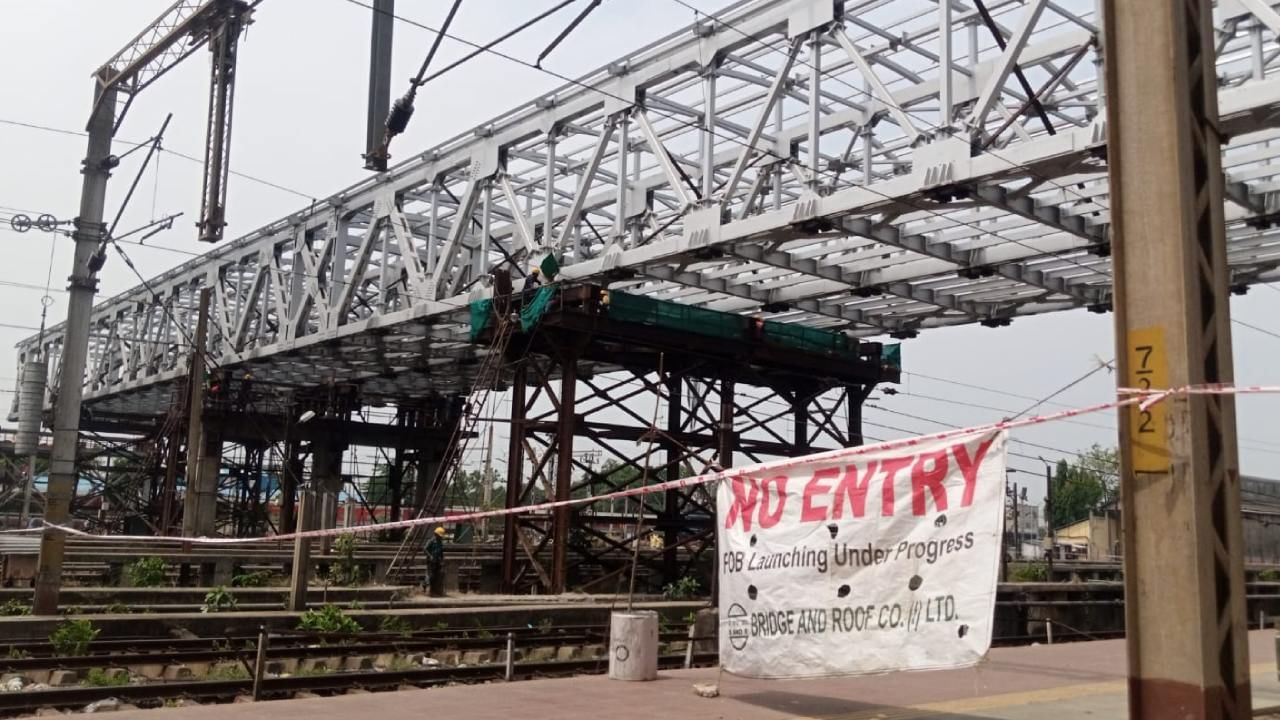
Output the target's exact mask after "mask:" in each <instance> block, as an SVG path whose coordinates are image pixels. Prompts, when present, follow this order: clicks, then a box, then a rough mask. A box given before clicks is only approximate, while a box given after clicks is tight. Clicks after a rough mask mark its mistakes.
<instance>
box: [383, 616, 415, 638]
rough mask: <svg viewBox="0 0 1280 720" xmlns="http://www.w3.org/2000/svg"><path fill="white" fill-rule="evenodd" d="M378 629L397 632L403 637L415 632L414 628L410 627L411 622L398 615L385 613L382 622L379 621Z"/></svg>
mask: <svg viewBox="0 0 1280 720" xmlns="http://www.w3.org/2000/svg"><path fill="white" fill-rule="evenodd" d="M378 631H379V632H385V633H396V634H398V635H400V636H402V637H408V636H410V635H412V634H413V628H411V627H409V623H407V622H405V621H404V618H402V617H400V616H398V615H383V616H382V622H380V623H378Z"/></svg>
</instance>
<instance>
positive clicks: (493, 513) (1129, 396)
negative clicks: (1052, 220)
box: [0, 383, 1280, 545]
mask: <svg viewBox="0 0 1280 720" xmlns="http://www.w3.org/2000/svg"><path fill="white" fill-rule="evenodd" d="M1237 393H1280V386H1274V385H1247V386H1233V385H1228V384H1225V383H1216V384H1211V385H1196V386H1186V387H1181V388H1173V389H1168V390H1143V389H1139V388H1120V389H1119V390H1118V391H1117V394H1119V395H1121V396H1126V397H1122V398H1121V399H1117V400H1113V401H1111V402H1105V403H1098V404H1096V405H1087V406H1085V407H1080V408H1072V409H1069V410H1059V411H1057V412H1053V413H1048V414H1045V415H1031V416H1028V417H1025V418H1020V419H1017V420H1001V421H999V422H994V423H987V424H985V425H974V426H971V427H967V428H957V429H953V430H942V431H939V432H936V433H931V434H929V435H920V436H916V437H909V438H896V439H892V440H884V441H881V442H878V443H874V444H872V445H859V446H857V447H851V448H839V449H836V450H828V451H826V452H822V453H815V454H813V455H805V456H803V457H798V458H783V459H781V460H774V461H771V462H765V463H756V464H755V465H747V466H744V467H739V468H730V469H728V470H719V471H716V472H713V473H709V474H705V475H696V476H694V477H688V478H681V479H679V480H669V481H667V482H661V483H657V484H654V485H646V486H644V487H637V488H630V489H627V490H618V491H616V492H611V493H605V494H603V495H592V496H589V497H584V498H571V499H569V500H553V501H549V502H543V503H537V504H535V505H522V506H520V507H515V508H502V509H500V510H481V511H476V512H470V513H461V514H454V515H447V516H446V515H442V516H436V517H422V518H412V519H409V520H392V521H388V522H383V523H374V524H371V525H356V526H353V527H346V528H331V529H326V530H307V531H305V532H292V533H284V534H280V535H267V536H263V537H253V538H222V537H191V538H188V537H168V536H155V535H96V534H93V533H87V532H85V531H83V530H77V529H75V528H72V527H68V526H66V525H56V524H53V523H45V524H44V525H43V527H39V528H20V529H16V530H3V531H0V533H5V534H35V533H43V532H44V531H45V530H53V531H57V532H62V533H65V534H67V535H73V536H76V537H85V538H93V539H101V540H112V541H114V540H127V541H130V542H152V543H175V542H176V543H191V544H194V545H247V544H250V543H261V542H283V541H286V540H295V539H298V538H304V539H311V538H323V537H334V536H337V535H366V534H369V533H374V532H380V531H382V530H399V529H403V528H411V527H416V526H418V525H433V524H440V523H446V522H448V523H457V522H463V521H467V520H479V519H481V518H496V517H506V516H507V515H521V514H526V513H538V512H542V511H547V510H555V509H558V508H562V507H573V506H575V505H586V504H590V503H595V502H601V501H604V500H612V499H614V498H627V497H636V496H639V495H648V494H652V493H660V492H666V491H667V490H677V489H681V488H687V487H693V486H696V485H707V484H711V483H717V482H720V481H722V480H727V479H731V478H735V477H752V476H756V475H760V474H762V473H766V472H773V471H776V470H780V469H784V468H788V467H794V466H796V465H801V464H806V463H813V462H825V461H830V460H839V459H843V458H846V457H854V456H857V455H862V454H864V453H870V452H880V451H883V450H892V449H895V448H900V447H912V446H915V445H918V444H920V443H922V442H929V441H933V440H946V439H951V438H960V437H966V436H969V435H975V434H978V433H985V432H990V431H993V430H1013V429H1016V428H1022V427H1028V426H1031V425H1040V424H1043V423H1048V422H1054V421H1057V420H1064V419H1067V418H1073V417H1077V416H1079V415H1089V414H1092V413H1096V412H1102V411H1104V410H1113V409H1116V408H1120V407H1126V406H1129V405H1138V406H1140V407H1142V408H1144V409H1145V408H1148V407H1150V406H1151V405H1154V404H1155V403H1158V402H1161V401H1163V400H1164V399H1166V398H1168V397H1170V396H1173V395H1212V394H1237Z"/></svg>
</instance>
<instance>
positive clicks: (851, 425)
mask: <svg viewBox="0 0 1280 720" xmlns="http://www.w3.org/2000/svg"><path fill="white" fill-rule="evenodd" d="M874 389H875V385H850V386H848V387H846V388H845V392H846V397H847V398H848V403H849V408H848V412H847V415H848V418H847V421H848V426H847V428H846V432H847V433H848V435H849V447H858V446H859V445H865V444H866V442H867V441H866V438H865V437H863V435H862V404H863V403H864V402H866V401H867V397H869V396H870V395H871V391H872V390H874Z"/></svg>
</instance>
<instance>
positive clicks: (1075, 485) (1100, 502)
mask: <svg viewBox="0 0 1280 720" xmlns="http://www.w3.org/2000/svg"><path fill="white" fill-rule="evenodd" d="M1119 463H1120V459H1119V454H1118V453H1117V451H1116V449H1115V448H1104V447H1102V446H1100V445H1094V446H1093V447H1091V448H1089V449H1088V450H1085V451H1084V452H1082V453H1080V456H1079V458H1078V459H1077V460H1076V461H1075V462H1074V463H1068V462H1067V461H1066V460H1060V461H1058V468H1057V470H1056V471H1055V472H1054V475H1053V507H1051V508H1050V515H1049V527H1050V529H1053V528H1060V527H1062V526H1063V525H1070V524H1071V523H1073V522H1077V521H1079V520H1084V519H1085V518H1087V517H1089V513H1091V512H1095V511H1098V510H1101V509H1103V508H1104V507H1105V506H1106V505H1107V504H1108V503H1109V502H1111V500H1112V499H1113V498H1115V497H1116V492H1117V491H1118V489H1119V486H1118V484H1117V483H1118V477H1119V475H1118V471H1119V467H1120V464H1119Z"/></svg>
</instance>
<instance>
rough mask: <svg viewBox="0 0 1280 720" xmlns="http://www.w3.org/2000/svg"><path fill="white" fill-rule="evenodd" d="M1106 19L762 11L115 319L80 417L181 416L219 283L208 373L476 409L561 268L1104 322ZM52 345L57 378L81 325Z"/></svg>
mask: <svg viewBox="0 0 1280 720" xmlns="http://www.w3.org/2000/svg"><path fill="white" fill-rule="evenodd" d="M672 1H674V0H672ZM1100 1H1101V0H1099V2H1100ZM1098 18H1099V13H1098V8H1097V6H1096V5H1095V2H1094V0H986V2H985V3H982V4H978V3H976V0H950V1H949V2H941V3H939V2H937V1H936V0H845V1H844V2H833V0H754V1H751V2H743V3H739V4H737V5H735V6H733V7H731V8H729V9H728V10H726V11H724V12H723V13H720V14H719V15H718V16H716V17H714V18H710V17H703V18H702V19H701V20H700V21H699V22H698V23H696V24H695V25H693V26H691V27H686V28H682V29H681V30H679V31H677V32H675V33H673V34H672V35H670V36H668V37H666V38H665V39H663V40H661V41H659V42H656V43H653V44H652V45H649V46H648V47H645V48H642V49H640V50H638V51H636V52H633V53H631V54H630V55H628V56H626V57H624V58H622V59H619V60H617V61H615V62H611V63H609V64H607V65H605V66H603V67H601V68H599V69H598V70H595V71H594V72H591V73H588V74H587V75H585V76H583V77H581V78H579V79H578V80H576V81H573V82H571V83H568V84H566V85H565V86H563V87H561V88H560V89H558V90H556V91H554V92H551V93H547V94H545V95H543V96H541V97H538V98H536V99H534V100H533V101H532V102H530V103H528V104H526V105H524V106H522V107H519V108H517V109H515V110H513V111H511V112H509V113H507V114H505V115H502V116H500V117H497V118H494V119H493V120H492V121H490V122H488V123H485V124H483V125H481V126H479V127H476V128H475V129H474V131H473V132H469V133H467V134H465V135H462V136H459V137H456V138H454V139H452V140H450V141H448V142H446V143H444V144H442V145H440V146H438V147H435V148H432V149H429V150H427V151H425V152H422V153H420V154H418V155H416V156H414V157H412V158H411V159H408V160H406V161H404V162H402V163H400V164H399V165H398V166H396V167H394V168H392V169H391V170H390V171H389V172H386V173H383V174H380V175H378V176H376V177H370V178H368V179H367V180H365V181H363V182H361V183H359V184H356V185H354V186H352V187H349V188H346V189H345V190H342V191H340V192H338V193H336V194H334V195H333V196H331V197H329V198H328V199H327V200H325V201H323V202H321V203H317V204H315V205H314V206H311V207H308V208H306V209H303V210H301V211H298V212H294V213H292V214H289V215H287V216H285V217H283V218H282V219H280V220H279V221H276V222H274V223H272V224H270V225H268V226H266V227H263V228H261V229H259V230H257V231H255V232H253V233H250V234H249V235H247V236H245V237H242V238H240V239H238V240H236V241H234V242H230V243H227V244H225V245H224V246H221V247H219V248H217V249H216V250H214V251H213V252H210V253H208V254H206V255H203V256H201V257H199V258H196V259H193V260H191V261H189V262H186V263H184V264H182V265H180V266H178V267H176V268H174V269H173V270H170V271H169V272H166V273H164V274H162V275H160V276H158V277H155V278H153V279H151V280H150V282H149V283H147V286H140V287H137V288H134V289H132V290H130V291H128V292H125V293H122V294H120V295H117V296H115V297H112V298H110V299H108V300H106V301H104V302H102V303H101V304H99V305H98V306H97V307H96V308H95V310H94V313H93V317H92V321H91V322H92V332H91V335H92V338H91V341H90V342H91V345H90V355H89V365H88V371H87V373H86V376H85V380H84V382H85V402H86V404H87V407H88V408H89V409H90V410H91V411H92V412H94V413H95V414H97V413H103V414H121V415H135V416H139V415H140V416H145V415H157V414H161V413H163V412H164V411H165V409H166V408H167V407H168V406H169V405H170V402H171V397H172V395H173V387H174V386H175V382H176V381H178V380H180V379H183V378H185V376H186V373H187V366H188V362H189V358H190V348H189V342H190V337H191V336H190V332H191V331H190V328H193V327H194V326H195V324H196V323H195V315H196V313H197V307H198V302H199V300H198V299H199V296H200V293H201V290H202V289H203V288H209V289H211V291H212V309H211V313H210V320H209V340H208V356H209V358H210V360H211V361H212V362H214V363H216V364H217V365H218V366H221V367H230V368H238V367H244V368H251V369H252V373H253V376H254V378H255V381H257V382H261V383H276V384H280V385H282V386H289V387H295V388H306V387H316V386H322V385H324V384H327V383H354V384H357V385H359V387H360V388H361V394H362V396H363V398H364V401H365V402H371V403H376V402H380V401H387V402H396V401H397V400H403V399H410V398H415V397H421V396H423V395H425V394H426V393H427V392H429V391H430V390H432V389H438V390H441V391H443V392H458V391H465V390H466V389H467V388H466V385H467V383H468V377H469V375H468V368H469V367H470V366H471V365H474V364H475V363H474V355H475V354H476V353H478V352H483V349H482V348H477V347H475V346H473V345H471V344H469V343H468V342H467V334H466V329H467V328H466V323H467V306H468V303H469V301H471V300H473V299H476V298H479V297H483V296H485V295H486V294H488V293H490V292H491V289H490V288H489V285H488V281H487V279H486V277H485V274H486V273H487V272H488V270H489V269H490V268H492V267H495V266H498V265H502V264H504V263H515V265H516V266H518V267H521V268H523V267H527V265H528V263H529V261H536V260H538V259H539V258H540V257H541V256H544V255H545V254H546V253H548V252H554V253H556V254H557V255H558V256H560V262H561V265H562V267H563V272H562V277H563V278H565V279H567V280H592V281H596V282H601V283H608V284H610V286H611V287H614V288H623V289H627V290H629V291H632V292H641V293H646V294H649V295H652V296H655V297H659V298H663V299H667V300H674V301H678V302H682V303H691V304H695V305H699V306H703V307H709V308H714V309H718V310H724V311H731V312H737V313H750V314H762V315H767V316H768V317H769V318H770V319H774V320H781V321H786V322H794V323H803V324H806V325H812V326H820V327H825V328H832V329H840V330H843V331H845V332H848V333H850V334H852V335H856V336H880V335H892V336H896V337H911V336H912V335H914V334H915V333H917V332H919V331H921V330H925V329H928V328H934V327H943V326H950V325H959V324H966V323H982V324H986V325H1003V324H1007V323H1009V322H1010V321H1013V320H1016V319H1017V318H1019V317H1021V316H1025V315H1031V314H1036V313H1044V312H1051V311H1057V310H1067V309H1073V308H1081V307H1084V308H1089V309H1092V310H1095V311H1106V310H1107V309H1109V307H1110V285H1111V283H1110V280H1111V278H1110V262H1109V259H1108V257H1109V247H1110V245H1109V243H1110V237H1109V232H1108V228H1109V211H1108V206H1109V203H1108V186H1107V174H1106V155H1107V148H1106V132H1105V131H1106V128H1105V112H1103V106H1102V104H1103V103H1104V102H1105V98H1104V97H1102V94H1101V93H1100V92H1099V86H1100V82H1099V74H1100V73H1101V72H1102V71H1103V65H1104V62H1105V58H1103V57H1102V56H1101V50H1100V46H1101V43H1100V42H1099V27H1098V22H1099V19H1098ZM265 20H266V18H264V21H265ZM1216 27H1217V39H1218V47H1217V50H1218V68H1219V72H1218V78H1219V84H1220V91H1219V114H1220V117H1221V123H1220V129H1221V132H1222V134H1223V136H1224V138H1226V143H1225V145H1224V162H1223V165H1224V169H1225V177H1224V178H1223V182H1224V184H1225V189H1226V193H1225V194H1226V196H1227V198H1228V201H1227V207H1226V220H1227V224H1228V230H1227V235H1228V243H1229V248H1228V253H1229V256H1230V263H1231V268H1232V274H1233V278H1232V280H1233V283H1234V284H1235V285H1238V286H1246V285H1248V284H1249V283H1253V282H1258V281H1262V280H1267V279H1275V278H1280V269H1278V267H1280V237H1278V236H1277V233H1276V231H1274V230H1273V229H1272V223H1273V220H1275V218H1276V217H1277V216H1276V215H1275V214H1274V213H1275V211H1276V202H1275V200H1276V193H1277V189H1280V184H1277V183H1278V182H1280V162H1277V160H1280V144H1277V143H1278V142H1280V45H1277V40H1278V37H1280V14H1278V13H1277V12H1276V11H1275V10H1274V9H1273V7H1272V5H1271V2H1270V0H1220V2H1219V5H1218V15H1217V18H1216ZM1151 61H1152V62H1160V61H1161V59H1160V58H1152V59H1151ZM1151 120H1152V122H1153V123H1156V122H1161V118H1158V117H1153V118H1152V119H1151ZM516 275H517V282H518V277H519V273H516ZM40 342H42V343H43V348H42V351H43V353H44V356H45V357H47V358H49V359H50V361H51V363H52V366H53V367H52V372H51V373H50V376H51V377H57V370H56V366H57V363H58V360H59V358H60V350H61V346H62V343H63V327H62V326H58V327H55V328H53V329H52V330H51V331H49V332H46V333H45V334H44V335H43V339H42V340H41V341H40ZM36 343H37V339H36V338H31V339H28V340H26V341H24V342H23V343H21V344H20V345H19V352H20V357H19V362H20V363H21V362H22V361H23V360H24V359H26V358H28V357H30V356H32V354H33V352H34V351H35V350H36Z"/></svg>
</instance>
